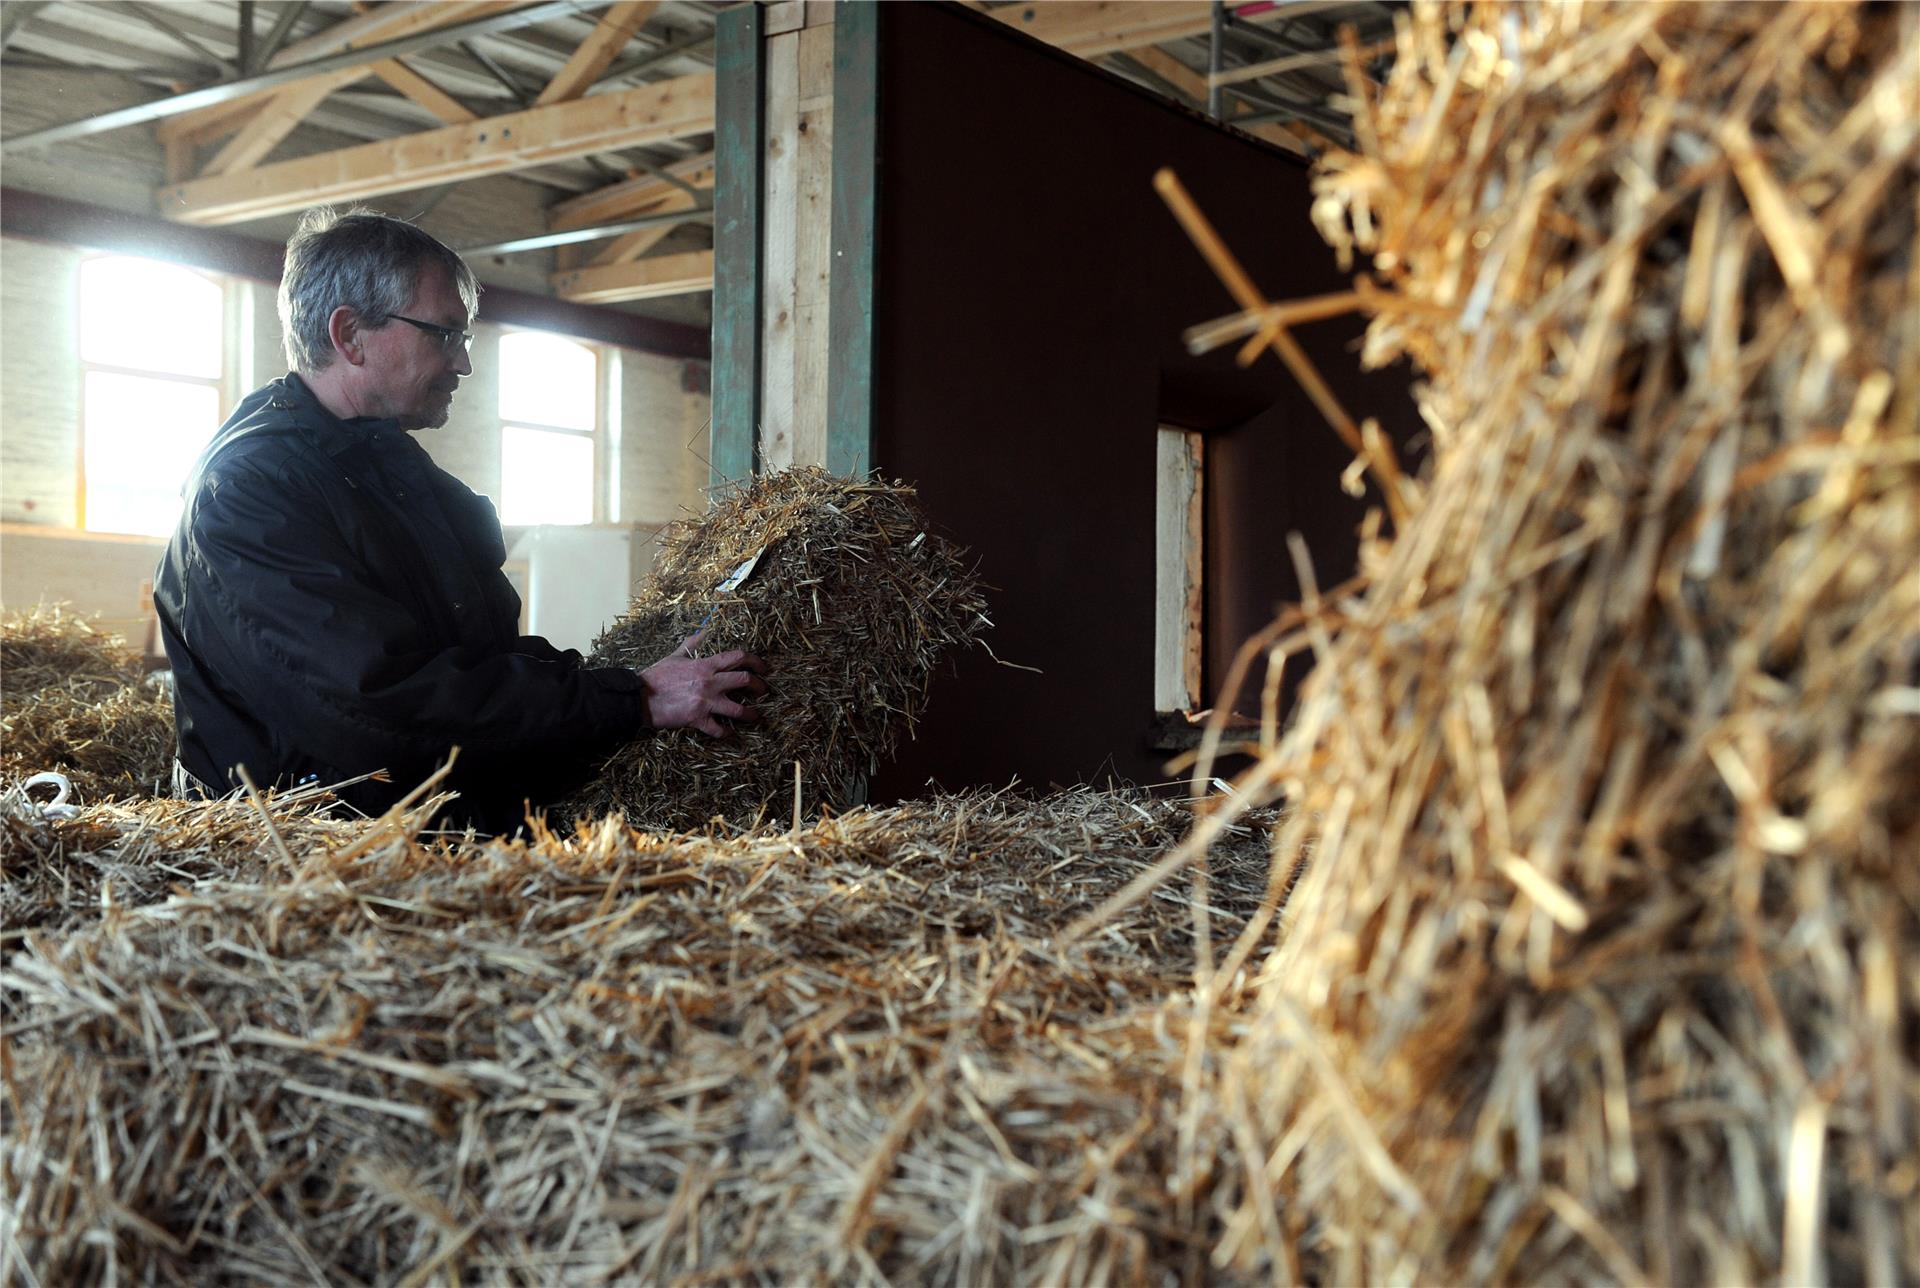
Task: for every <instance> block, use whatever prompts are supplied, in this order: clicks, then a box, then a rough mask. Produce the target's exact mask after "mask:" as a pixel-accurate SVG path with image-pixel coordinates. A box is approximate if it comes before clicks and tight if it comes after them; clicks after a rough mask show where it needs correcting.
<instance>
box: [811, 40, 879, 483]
mask: <svg viewBox="0 0 1920 1288" xmlns="http://www.w3.org/2000/svg"><path fill="white" fill-rule="evenodd" d="M884 14H885V11H884V9H883V7H882V6H880V5H877V4H850V5H845V6H842V7H841V8H840V9H839V10H838V11H837V18H838V21H836V22H835V23H834V26H833V162H832V166H833V174H832V192H833V197H832V204H831V206H830V207H829V210H830V212H831V214H830V219H831V221H832V234H831V236H832V241H831V242H830V243H829V245H830V247H831V251H830V254H831V259H830V261H829V265H830V266H829V269H828V273H827V300H828V303H827V445H826V446H827V450H826V460H825V461H824V462H823V464H825V466H826V467H827V471H828V472H829V473H831V474H837V475H839V476H840V477H842V478H861V477H863V476H865V474H866V472H867V469H868V467H869V466H870V465H871V464H872V463H873V431H874V424H873V419H874V391H875V390H876V389H877V388H878V375H879V372H878V370H877V368H876V363H875V356H876V353H877V345H876V332H875V328H874V321H873V298H874V279H875V277H876V275H877V274H878V272H879V262H878V259H877V252H876V249H875V243H876V242H877V241H878V240H879V232H880V105H881V94H880V24H881V23H882V22H884V21H886V19H885V16H884Z"/></svg>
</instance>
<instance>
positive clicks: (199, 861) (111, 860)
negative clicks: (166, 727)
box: [0, 787, 358, 953]
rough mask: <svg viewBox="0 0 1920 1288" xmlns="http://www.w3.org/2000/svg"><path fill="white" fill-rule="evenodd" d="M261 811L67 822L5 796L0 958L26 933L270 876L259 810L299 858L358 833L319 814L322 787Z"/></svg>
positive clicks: (215, 809) (218, 809) (170, 805)
mask: <svg viewBox="0 0 1920 1288" xmlns="http://www.w3.org/2000/svg"><path fill="white" fill-rule="evenodd" d="M269 799H270V803H263V804H262V805H255V804H253V803H252V802H250V801H248V800H246V799H244V798H239V797H229V798H227V799H224V800H218V801H211V802H206V803H198V802H192V803H190V802H186V801H174V800H165V799H154V800H147V799H140V798H137V797H136V798H130V799H127V800H123V801H106V802H102V803H100V804H97V805H93V806H90V807H88V808H87V809H84V810H81V811H79V812H78V813H77V814H75V815H74V816H73V817H71V818H59V817H56V818H47V817H46V816H44V815H43V813H42V812H41V810H40V809H39V808H37V807H36V805H35V803H34V802H33V801H31V800H29V799H27V797H26V796H25V794H24V793H22V792H20V791H18V790H14V791H8V792H6V793H4V794H0V953H4V952H11V951H12V950H13V949H14V948H15V947H17V946H18V945H19V941H20V940H22V939H23V938H24V937H25V936H26V935H27V934H28V933H30V932H34V933H40V934H55V933H65V932H68V931H71V930H74V929H78V928H80V927H83V926H86V925H90V924H92V923H93V922H95V921H98V920H100V919H101V918H102V917H106V916H110V915H112V913H113V912H114V910H115V909H125V908H132V907H140V906H142V905H145V904H149V903H157V902H160V901H161V900H164V899H166V898H167V897H168V896H169V895H171V894H172V893H173V891H174V890H175V889H176V888H178V887H181V886H185V885H191V884H192V883H193V882H195V881H202V880H209V879H212V878H215V877H227V878H233V879H241V880H252V879H257V878H259V877H261V876H262V875H263V874H264V873H265V872H266V870H267V866H266V865H267V864H268V861H269V859H270V858H271V857H272V851H271V850H269V849H263V848H262V842H263V839H265V838H263V837H262V835H261V821H260V819H261V815H260V811H261V809H263V808H264V809H266V810H267V817H269V818H270V819H271V820H272V823H273V827H274V828H275V830H276V831H278V832H279V833H280V834H281V835H282V836H283V837H285V836H294V837H296V838H299V843H300V845H301V846H302V848H306V847H310V846H313V845H317V844H319V843H320V839H321V838H322V837H325V836H332V837H334V838H335V839H336V840H337V839H339V838H341V837H343V836H345V835H347V834H350V833H352V832H353V831H354V829H355V828H356V827H357V826H358V825H357V824H356V823H353V822H349V821H345V820H335V819H328V818H326V817H324V816H322V815H321V813H320V811H321V810H323V809H324V808H325V807H326V806H327V805H329V804H331V803H332V801H333V796H332V794H331V793H330V792H329V791H327V790H325V789H323V788H316V787H308V788H303V789H301V790H299V791H294V792H285V793H280V794H277V795H275V796H273V797H271V798H269Z"/></svg>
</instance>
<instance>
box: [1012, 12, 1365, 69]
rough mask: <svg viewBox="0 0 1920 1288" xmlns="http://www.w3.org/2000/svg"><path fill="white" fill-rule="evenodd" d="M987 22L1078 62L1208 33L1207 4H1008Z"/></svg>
mask: <svg viewBox="0 0 1920 1288" xmlns="http://www.w3.org/2000/svg"><path fill="white" fill-rule="evenodd" d="M1344 2H1345V0H1292V3H1288V4H1277V5H1274V6H1273V7H1272V8H1270V9H1261V10H1258V11H1256V12H1254V13H1250V14H1245V15H1243V16H1244V18H1245V19H1246V21H1249V22H1256V23H1262V24H1264V23H1269V22H1285V21H1289V20H1291V19H1294V18H1298V17H1300V16H1302V15H1303V14H1307V13H1312V12H1314V11H1316V10H1320V9H1329V8H1333V7H1334V6H1335V5H1336V4H1339V3H1344ZM988 16H989V17H992V18H996V19H998V20H999V21H1001V22H1004V23H1006V24H1007V25H1008V26H1010V27H1016V28H1018V29H1019V30H1021V31H1024V32H1026V33H1027V34H1028V35H1030V36H1034V37H1037V38H1038V39H1040V40H1044V41H1046V42H1047V43H1048V44H1050V45H1055V46H1057V47H1059V48H1061V49H1064V50H1067V51H1068V52H1069V53H1074V54H1078V55H1080V57H1082V58H1098V57H1100V56H1101V55H1103V54H1113V53H1120V52H1122V51H1125V50H1132V49H1139V48H1142V47H1143V46H1146V45H1161V44H1165V43H1166V42H1168V41H1170V40H1180V39H1183V38H1185V37H1187V36H1201V35H1205V34H1206V33H1208V32H1209V31H1211V30H1212V29H1213V6H1212V5H1211V4H1210V3H1208V2H1207V0H1080V2H1076V3H1072V4H1064V3H1054V4H1012V5H1003V6H1001V7H1000V8H998V9H994V10H990V11H989V14H988Z"/></svg>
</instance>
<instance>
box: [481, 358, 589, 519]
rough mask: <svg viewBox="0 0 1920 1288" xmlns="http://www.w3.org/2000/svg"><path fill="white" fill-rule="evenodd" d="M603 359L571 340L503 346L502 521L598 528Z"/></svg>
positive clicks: (501, 363)
mask: <svg viewBox="0 0 1920 1288" xmlns="http://www.w3.org/2000/svg"><path fill="white" fill-rule="evenodd" d="M599 376H600V360H599V355H598V354H596V353H595V352H594V350H593V349H592V348H590V347H589V346H587V345H584V344H581V343H579V342H578V341H576V340H569V339H566V338H565V337H563V336H557V335H546V334H543V333H541V332H538V331H513V332H509V333H508V334H506V335H504V336H502V337H501V338H500V419H501V422H502V424H501V430H500V479H501V484H500V491H501V496H500V521H501V522H502V523H506V524H513V525H526V524H537V523H570V524H580V523H592V522H593V516H594V504H593V497H594V433H595V431H596V430H597V429H598V428H599V405H600V398H599Z"/></svg>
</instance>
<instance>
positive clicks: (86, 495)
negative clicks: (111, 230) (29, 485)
mask: <svg viewBox="0 0 1920 1288" xmlns="http://www.w3.org/2000/svg"><path fill="white" fill-rule="evenodd" d="M103 260H131V261H135V262H144V263H150V264H164V265H166V266H167V267H169V268H174V269H178V270H180V271H181V272H184V273H191V274H193V275H194V276H195V277H199V278H201V279H203V280H204V281H207V282H209V283H211V284H212V285H213V286H214V287H215V288H216V289H217V290H218V291H219V294H220V331H219V336H218V340H219V346H220V362H219V367H220V373H219V374H218V375H216V376H190V375H183V374H182V373H180V372H177V371H166V370H163V369H161V368H157V367H127V366H121V365H119V364H117V363H110V362H95V361H92V360H90V359H89V358H88V357H87V356H86V325H87V319H86V306H85V302H84V299H83V298H82V292H83V290H84V288H83V286H82V281H83V279H84V277H85V275H86V271H87V266H88V265H89V264H97V263H100V262H101V261H103ZM234 287H235V281H234V279H233V278H232V277H231V276H229V275H227V274H225V273H218V272H213V271H211V270H208V269H203V268H196V267H194V266H193V265H191V264H182V263H180V262H179V261H177V260H171V259H165V258H163V257H161V256H157V255H135V254H130V253H128V252H126V251H113V250H103V251H95V252H93V253H91V254H88V255H83V256H82V257H81V259H80V262H79V263H78V265H76V267H75V269H74V273H73V301H74V309H73V323H74V324H73V332H72V334H71V336H70V337H69V338H70V340H71V342H72V352H73V358H74V365H75V379H76V381H77V383H78V385H79V388H78V390H77V392H76V395H75V398H74V406H75V408H76V409H77V411H78V414H79V419H78V423H77V424H76V425H75V426H74V435H73V437H74V456H75V460H74V469H73V480H74V481H73V488H74V498H73V524H74V531H76V532H87V533H95V534H97V535H100V536H105V537H139V538H141V539H143V540H160V541H164V540H166V535H165V534H164V533H163V534H155V533H151V532H126V531H123V530H120V529H109V528H95V527H93V526H92V525H91V523H90V522H89V516H88V511H89V509H90V508H91V507H90V506H89V499H90V492H91V488H90V485H89V480H88V477H87V387H88V385H89V384H90V383H91V382H90V380H89V379H88V378H89V377H90V376H91V375H92V374H93V373H94V372H96V371H97V372H100V373H102V374H106V375H117V376H132V377H135V378H137V379H141V380H162V381H168V382H171V383H175V384H183V385H191V386H194V387H197V388H203V389H205V388H210V389H212V390H213V391H214V405H215V416H216V417H217V418H223V417H224V416H225V415H226V409H227V408H229V407H231V406H232V405H233V398H232V390H233V384H234V363H235V360H236V354H235V345H234V343H233V338H234V329H235V325H236V323H235V290H234ZM219 428H220V420H219V419H216V420H215V421H214V425H213V432H218V430H219Z"/></svg>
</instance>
